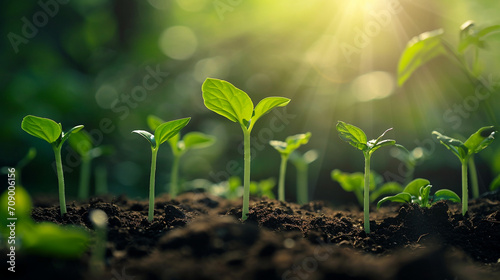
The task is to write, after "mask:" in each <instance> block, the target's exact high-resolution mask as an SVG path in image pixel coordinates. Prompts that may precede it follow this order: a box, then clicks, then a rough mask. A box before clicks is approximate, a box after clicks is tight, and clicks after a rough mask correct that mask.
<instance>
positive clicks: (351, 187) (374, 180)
mask: <svg viewBox="0 0 500 280" xmlns="http://www.w3.org/2000/svg"><path fill="white" fill-rule="evenodd" d="M331 176H332V180H334V181H337V182H338V183H339V184H340V186H341V187H342V188H343V189H344V190H345V191H347V192H353V193H354V195H355V196H356V199H357V200H358V203H359V205H360V206H361V207H363V188H364V175H363V173H361V172H354V173H346V172H342V171H340V170H338V169H335V170H333V171H332V173H331ZM382 182H383V178H382V176H380V175H378V174H377V173H375V172H374V171H373V170H372V171H370V203H372V202H374V201H375V200H376V199H377V198H379V197H381V196H383V195H387V194H395V193H398V192H401V191H403V187H402V186H401V185H400V184H399V183H397V182H387V183H385V184H382Z"/></svg>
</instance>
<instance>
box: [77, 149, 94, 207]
mask: <svg viewBox="0 0 500 280" xmlns="http://www.w3.org/2000/svg"><path fill="white" fill-rule="evenodd" d="M90 162H91V159H90V156H88V155H87V156H84V157H82V164H81V166H80V187H79V188H78V198H79V199H81V200H84V199H87V198H88V197H89V181H90Z"/></svg>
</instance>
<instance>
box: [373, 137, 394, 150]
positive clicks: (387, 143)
mask: <svg viewBox="0 0 500 280" xmlns="http://www.w3.org/2000/svg"><path fill="white" fill-rule="evenodd" d="M393 145H396V140H392V139H387V140H382V141H380V142H378V143H377V145H375V146H373V147H372V148H371V149H370V153H373V152H375V151H376V150H378V149H380V148H382V147H385V146H393Z"/></svg>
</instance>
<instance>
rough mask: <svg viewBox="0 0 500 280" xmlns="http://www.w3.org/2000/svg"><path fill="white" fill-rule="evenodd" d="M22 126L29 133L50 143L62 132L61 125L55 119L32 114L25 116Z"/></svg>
mask: <svg viewBox="0 0 500 280" xmlns="http://www.w3.org/2000/svg"><path fill="white" fill-rule="evenodd" d="M21 128H22V129H23V130H24V131H26V132H27V133H29V134H31V135H33V136H35V137H38V138H40V139H43V140H45V141H47V142H49V143H54V142H56V141H57V139H59V137H60V136H61V133H62V129H61V125H59V124H58V123H56V122H55V121H53V120H51V119H46V118H40V117H36V116H32V115H28V116H26V117H24V118H23V121H22V123H21Z"/></svg>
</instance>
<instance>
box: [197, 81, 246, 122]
mask: <svg viewBox="0 0 500 280" xmlns="http://www.w3.org/2000/svg"><path fill="white" fill-rule="evenodd" d="M201 88H202V92H203V100H204V103H205V106H206V107H207V108H208V109H210V110H212V111H214V112H215V113H217V114H219V115H221V116H224V117H226V118H228V119H229V120H230V121H233V122H239V123H240V124H241V125H242V126H245V127H246V126H247V123H248V122H249V121H250V118H251V117H252V113H253V103H252V100H251V99H250V97H249V96H248V94H246V93H245V92H244V91H242V90H240V89H238V88H236V87H235V86H233V85H232V84H231V83H229V82H226V81H223V80H218V79H211V78H207V79H206V80H205V82H204V83H203V85H202V87H201Z"/></svg>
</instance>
